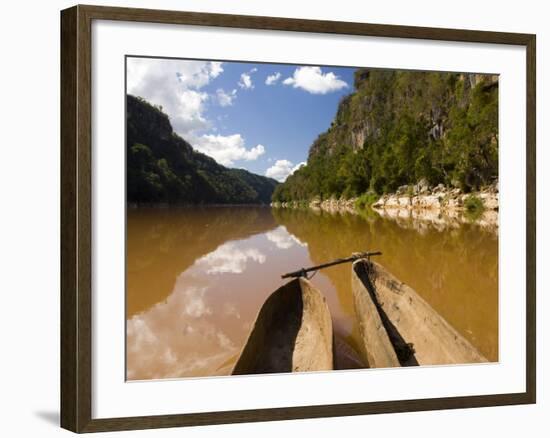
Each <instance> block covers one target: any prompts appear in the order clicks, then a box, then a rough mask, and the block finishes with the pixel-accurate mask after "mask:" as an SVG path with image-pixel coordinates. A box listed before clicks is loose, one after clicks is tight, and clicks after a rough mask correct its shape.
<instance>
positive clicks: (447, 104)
mask: <svg viewBox="0 0 550 438" xmlns="http://www.w3.org/2000/svg"><path fill="white" fill-rule="evenodd" d="M497 176H498V77H497V76H492V75H478V74H458V73H437V72H412V71H389V70H369V69H358V70H357V71H356V73H355V91H354V92H353V93H352V94H350V95H348V96H346V97H345V98H344V99H343V100H342V101H341V102H340V105H339V108H338V112H337V114H336V117H335V119H334V121H333V122H332V126H331V127H330V128H329V129H328V131H326V132H324V133H322V134H321V135H319V137H318V138H317V139H316V140H315V142H314V143H313V145H312V146H311V148H310V151H309V157H308V160H307V165H306V166H304V167H302V168H301V169H299V170H298V171H296V172H295V173H294V174H293V175H291V176H290V177H289V178H288V179H287V180H286V182H285V183H284V184H281V185H279V186H278V187H277V188H276V190H275V192H274V194H273V200H274V201H289V200H308V199H312V198H314V197H320V198H323V199H324V198H328V197H345V198H351V197H354V196H358V195H361V194H363V193H366V192H369V191H370V192H374V193H377V194H381V193H386V192H392V191H394V190H395V189H397V188H398V187H399V186H402V185H407V184H414V183H416V182H417V181H419V180H420V179H422V178H425V179H426V180H428V182H429V183H430V184H433V185H435V184H439V183H443V184H445V185H448V186H456V187H460V188H462V189H463V190H465V191H470V190H476V189H478V188H479V187H481V186H483V185H486V184H489V183H491V182H492V181H493V180H494V179H495V178H496V177H497Z"/></svg>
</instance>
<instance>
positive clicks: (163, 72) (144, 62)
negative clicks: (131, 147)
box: [127, 58, 265, 166]
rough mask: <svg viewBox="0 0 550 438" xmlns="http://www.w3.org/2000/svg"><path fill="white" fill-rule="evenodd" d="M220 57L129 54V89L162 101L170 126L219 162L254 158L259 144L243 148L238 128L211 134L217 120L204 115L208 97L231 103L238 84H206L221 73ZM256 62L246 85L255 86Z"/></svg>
mask: <svg viewBox="0 0 550 438" xmlns="http://www.w3.org/2000/svg"><path fill="white" fill-rule="evenodd" d="M223 71H224V70H223V63H221V62H208V61H189V60H177V59H155V58H128V61H127V91H128V94H132V95H134V96H140V97H142V98H144V99H145V100H147V101H148V102H149V103H151V104H153V105H158V106H161V107H162V111H163V112H165V113H166V114H168V116H169V117H170V123H171V124H172V127H173V128H174V131H175V132H176V133H177V134H179V135H180V136H181V137H183V138H184V139H185V140H187V141H188V142H189V143H190V144H191V145H192V146H193V147H194V148H195V149H197V150H198V151H200V152H203V153H205V154H207V155H209V156H211V157H212V158H214V159H215V160H216V161H218V162H219V163H220V164H223V165H226V166H231V165H233V164H234V162H235V161H237V160H246V161H250V160H255V159H257V158H258V157H259V156H261V155H263V154H264V153H265V148H264V146H263V145H260V144H259V145H256V146H254V147H252V148H249V149H247V148H246V147H245V143H244V139H243V138H242V136H241V135H240V134H231V135H226V136H223V135H213V134H209V133H208V131H209V130H210V132H212V131H215V130H216V128H215V124H214V123H213V122H212V121H211V120H209V119H208V118H207V117H206V115H205V111H206V106H207V104H209V103H210V102H214V103H216V102H217V103H218V104H219V105H220V106H222V107H226V106H230V105H233V103H234V100H235V99H236V97H237V90H236V89H233V90H231V91H225V90H223V89H222V88H218V89H217V90H216V92H215V93H214V94H212V95H209V94H208V93H206V92H205V91H204V87H205V86H207V85H208V84H210V83H211V82H212V81H213V80H214V79H215V78H217V77H218V76H220V75H221V74H222V73H223ZM256 71H257V69H256V68H253V69H251V70H249V71H248V72H247V73H245V75H246V76H248V80H245V82H244V83H245V86H246V87H247V88H253V87H254V85H253V83H252V79H251V78H250V75H251V74H253V73H255V72H256Z"/></svg>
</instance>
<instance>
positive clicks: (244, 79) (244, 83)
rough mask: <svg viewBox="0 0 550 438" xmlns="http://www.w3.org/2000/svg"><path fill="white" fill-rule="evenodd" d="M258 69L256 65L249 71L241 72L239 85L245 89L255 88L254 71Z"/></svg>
mask: <svg viewBox="0 0 550 438" xmlns="http://www.w3.org/2000/svg"><path fill="white" fill-rule="evenodd" d="M257 71H258V69H257V68H256V67H254V68H252V69H250V70H249V71H247V72H245V73H242V74H241V79H240V80H239V82H238V85H239V87H241V88H242V89H243V90H252V89H253V88H254V83H253V82H252V76H251V75H252V73H256V72H257Z"/></svg>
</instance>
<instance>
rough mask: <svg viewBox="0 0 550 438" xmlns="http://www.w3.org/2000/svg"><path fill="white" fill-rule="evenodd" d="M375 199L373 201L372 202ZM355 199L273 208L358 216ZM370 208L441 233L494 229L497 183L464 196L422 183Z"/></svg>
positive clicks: (276, 205)
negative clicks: (461, 227) (462, 228)
mask: <svg viewBox="0 0 550 438" xmlns="http://www.w3.org/2000/svg"><path fill="white" fill-rule="evenodd" d="M375 199H376V198H375ZM358 201H359V198H350V199H345V198H339V199H337V198H330V199H325V200H323V201H321V200H319V199H315V200H312V201H309V202H307V201H291V202H282V203H273V204H272V206H273V207H276V208H310V209H312V210H317V211H326V212H329V213H343V212H347V213H353V214H356V213H358V212H359V211H360V210H361V208H359V207H358V204H360V202H358ZM370 208H371V209H372V210H373V211H375V212H376V213H378V215H380V216H382V217H385V218H389V219H394V220H399V221H400V222H404V221H407V220H410V221H412V222H416V223H421V224H422V223H423V224H427V225H433V226H434V227H435V228H438V229H442V228H446V227H449V226H459V225H460V224H463V223H475V224H478V225H480V226H481V227H483V228H488V229H495V230H497V229H498V208H499V193H498V181H495V183H494V184H492V185H490V186H487V187H484V188H483V189H482V190H480V191H477V192H471V193H464V192H462V191H461V190H460V189H459V188H453V187H445V186H444V185H442V184H439V185H437V186H435V187H430V186H429V185H428V184H427V183H426V182H425V181H421V182H419V183H418V184H416V185H414V186H402V187H400V188H399V189H398V190H397V191H396V192H395V193H391V194H386V195H382V196H381V197H380V198H378V199H377V200H376V201H374V202H373V203H372V204H371V205H370Z"/></svg>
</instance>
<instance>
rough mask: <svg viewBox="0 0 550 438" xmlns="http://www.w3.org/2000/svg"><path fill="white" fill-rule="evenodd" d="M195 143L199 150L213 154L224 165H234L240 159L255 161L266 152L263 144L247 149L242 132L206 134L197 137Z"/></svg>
mask: <svg viewBox="0 0 550 438" xmlns="http://www.w3.org/2000/svg"><path fill="white" fill-rule="evenodd" d="M193 144H194V146H195V149H197V150H198V151H199V152H202V153H203V154H206V155H209V156H211V157H212V158H214V159H215V160H216V161H217V162H218V163H220V164H223V165H224V166H232V165H233V164H234V162H235V161H238V160H245V161H253V160H256V159H257V158H258V157H260V156H261V155H263V154H264V153H265V148H264V146H263V145H261V144H258V145H256V146H254V147H253V148H250V149H247V148H246V147H245V141H244V138H243V137H242V136H241V134H233V135H225V136H224V135H213V134H205V135H201V136H200V137H196V138H195V139H194V140H193Z"/></svg>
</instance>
